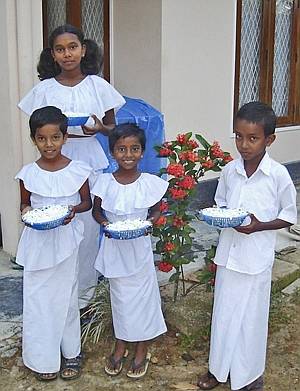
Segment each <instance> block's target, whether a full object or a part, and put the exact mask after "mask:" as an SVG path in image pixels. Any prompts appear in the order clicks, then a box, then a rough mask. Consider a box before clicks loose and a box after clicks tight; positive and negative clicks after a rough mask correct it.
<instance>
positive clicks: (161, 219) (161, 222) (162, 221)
mask: <svg viewBox="0 0 300 391" xmlns="http://www.w3.org/2000/svg"><path fill="white" fill-rule="evenodd" d="M166 222H167V218H166V216H160V217H159V218H158V219H157V220H156V222H155V223H154V225H155V226H163V225H166Z"/></svg>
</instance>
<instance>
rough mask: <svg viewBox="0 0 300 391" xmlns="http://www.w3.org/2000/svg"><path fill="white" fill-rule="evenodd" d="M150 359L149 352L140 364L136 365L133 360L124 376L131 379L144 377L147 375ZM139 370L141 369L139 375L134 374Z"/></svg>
mask: <svg viewBox="0 0 300 391" xmlns="http://www.w3.org/2000/svg"><path fill="white" fill-rule="evenodd" d="M150 359H151V353H149V352H148V353H147V354H146V357H145V358H144V360H143V361H142V362H140V363H139V364H136V363H135V361H134V359H133V360H132V362H131V366H130V368H129V369H128V372H127V374H126V375H127V377H129V378H131V379H140V378H142V377H143V376H145V375H146V373H147V370H148V366H149V362H150ZM140 369H142V370H141V371H139V373H135V371H137V370H140Z"/></svg>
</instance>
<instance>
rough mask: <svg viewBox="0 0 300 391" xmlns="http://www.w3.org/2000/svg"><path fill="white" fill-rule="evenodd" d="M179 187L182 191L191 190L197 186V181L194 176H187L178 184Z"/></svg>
mask: <svg viewBox="0 0 300 391" xmlns="http://www.w3.org/2000/svg"><path fill="white" fill-rule="evenodd" d="M177 185H178V186H179V187H181V188H182V189H186V190H191V189H193V188H194V187H195V186H196V181H195V179H194V178H193V177H192V176H190V175H187V176H185V177H184V178H183V179H182V181H179V182H177Z"/></svg>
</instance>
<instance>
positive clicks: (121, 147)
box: [91, 124, 168, 379]
mask: <svg viewBox="0 0 300 391" xmlns="http://www.w3.org/2000/svg"><path fill="white" fill-rule="evenodd" d="M109 147H110V151H111V153H112V155H113V157H114V158H115V160H116V161H117V163H118V165H119V168H118V170H117V171H116V172H114V173H113V174H102V175H99V176H98V179H97V181H96V183H95V185H94V186H93V188H92V190H91V193H92V194H94V195H95V199H94V206H93V216H94V218H95V219H96V220H97V222H98V223H99V224H101V225H103V226H105V225H107V224H108V223H114V222H117V221H124V220H135V219H138V218H139V219H141V220H145V219H147V218H148V220H150V221H151V222H152V223H155V222H156V221H157V219H158V218H159V216H160V211H159V206H160V201H161V199H162V197H163V196H164V194H165V192H166V190H167V188H168V182H166V181H164V180H163V179H161V178H159V177H157V176H155V175H151V174H147V173H141V172H139V171H138V163H139V161H140V159H141V158H142V155H143V152H144V149H145V134H144V131H143V130H142V129H140V128H139V127H137V126H136V125H134V124H123V125H119V126H117V127H116V128H115V129H114V131H113V132H112V133H111V134H110V136H109ZM149 211H150V212H149ZM95 267H96V269H97V270H99V271H100V272H101V273H102V274H103V275H104V276H105V277H107V278H108V279H109V285H110V296H111V306H112V317H113V326H114V333H115V337H116V345H115V349H114V352H113V353H112V355H111V356H110V357H109V359H108V361H107V363H106V365H105V368H104V369H105V372H106V373H107V374H108V375H110V376H116V375H118V374H119V373H120V372H121V371H122V368H123V362H124V359H125V358H126V357H127V354H128V351H127V349H126V344H127V342H136V349H135V355H134V359H133V360H132V362H131V365H130V367H129V370H128V372H127V376H128V377H130V378H134V379H138V378H141V377H142V376H144V375H145V374H146V372H147V368H148V365H149V360H150V353H148V351H147V345H148V341H150V340H151V339H153V338H155V337H157V336H158V335H160V334H162V333H164V332H165V331H166V330H167V329H166V325H165V321H164V318H163V314H162V310H161V301H160V294H159V288H158V283H157V278H156V272H155V267H154V261H153V253H152V245H151V239H150V237H149V236H142V237H138V238H135V239H130V240H118V239H112V238H109V237H104V238H103V240H102V242H101V246H100V249H99V253H98V256H97V259H96V263H95Z"/></svg>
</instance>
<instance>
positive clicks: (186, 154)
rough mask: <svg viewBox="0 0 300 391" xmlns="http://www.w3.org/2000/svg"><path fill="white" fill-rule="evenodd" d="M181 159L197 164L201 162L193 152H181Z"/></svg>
mask: <svg viewBox="0 0 300 391" xmlns="http://www.w3.org/2000/svg"><path fill="white" fill-rule="evenodd" d="M179 159H180V160H181V161H190V162H193V163H195V162H197V161H198V160H199V159H198V155H197V153H194V152H192V151H186V152H181V153H180V154H179Z"/></svg>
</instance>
